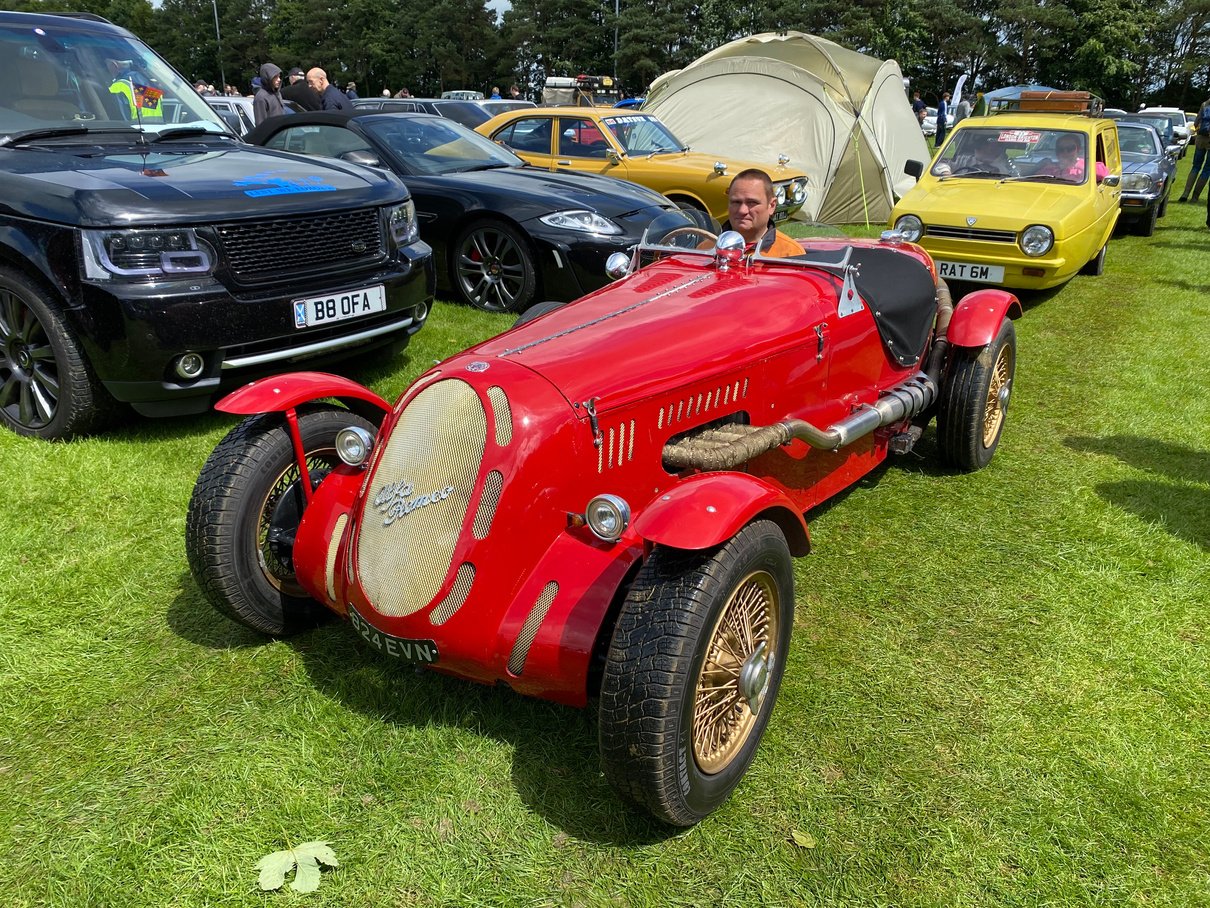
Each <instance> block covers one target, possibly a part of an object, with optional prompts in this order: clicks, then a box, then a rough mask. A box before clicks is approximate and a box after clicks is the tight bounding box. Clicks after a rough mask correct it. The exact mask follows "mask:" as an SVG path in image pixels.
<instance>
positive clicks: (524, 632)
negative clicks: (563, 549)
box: [508, 580, 559, 675]
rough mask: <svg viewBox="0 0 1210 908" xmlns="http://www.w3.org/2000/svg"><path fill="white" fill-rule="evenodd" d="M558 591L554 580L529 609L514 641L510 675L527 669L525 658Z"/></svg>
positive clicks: (509, 669)
mask: <svg viewBox="0 0 1210 908" xmlns="http://www.w3.org/2000/svg"><path fill="white" fill-rule="evenodd" d="M558 592H559V584H557V583H555V582H554V581H553V580H552V581H551V582H550V583H548V584H546V587H545V588H544V589H543V590H542V595H540V596H539V597H538V601H537V602H535V603H534V607H533V608H531V609H530V610H529V616H528V617H527V618H526V619H525V623H524V624H523V625H521V633H519V634H517V639H516V640H515V641H513V651H512V654H511V655H509V657H508V673H509V674H510V675H520V674H521V672H523V671H525V659H526V657H527V656H529V648H530V647H531V646H533V643H534V638H535V637H536V636H538V628H539V627H541V626H542V622H543V621H545V620H546V613H547V612H549V611H550V606H551V603H553V602H554V601H555V594H556V593H558Z"/></svg>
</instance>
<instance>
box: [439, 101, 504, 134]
mask: <svg viewBox="0 0 1210 908" xmlns="http://www.w3.org/2000/svg"><path fill="white" fill-rule="evenodd" d="M433 109H434V110H436V111H437V113H439V114H441V116H443V117H448V118H449V119H451V120H453V121H454V122H455V123H461V124H462V125H463V126H467V127H470V128H471V129H474V128H475V127H476V126H478V125H479V124H480V123H486V122H487V121H488V120H490V119H491V115H490V114H488V112H487V111H486V110H484V109H483V108H482V107H480V106H479V105H478V104H476V103H475V102H474V101H434V102H433Z"/></svg>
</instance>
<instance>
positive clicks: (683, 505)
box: [634, 472, 811, 556]
mask: <svg viewBox="0 0 1210 908" xmlns="http://www.w3.org/2000/svg"><path fill="white" fill-rule="evenodd" d="M760 516H767V517H768V518H769V519H770V520H773V521H774V522H775V523H777V525H778V526H779V527H781V530H782V532H783V533H785V535H786V542H787V543H788V544H789V546H790V552H791V554H793V555H796V556H798V555H805V554H807V552H808V551H810V548H811V539H810V536H809V534H808V532H807V524H806V521H805V520H803V517H802V514H801V513H800V512H799V511H798V509H797V508H795V507H794V503H793V502H792V501H791V500H790V498H789V496H787V495H786V494H785V492H782V491H781V490H780V489H778V488H777V487H776V486H774V485H771V484H770V483H767V482H765V481H764V480H761V479H757V478H756V477H755V476H750V475H749V474H747V473H730V472H721V473H701V474H699V475H697V476H691V477H690V478H689V479H686V480H685V481H684V482H681V483H679V484H678V485H675V486H673V487H672V488H671V489H669V490H668V491H666V492H665V493H664V494H663V495H660V496H659V497H658V498H656V499H654V500H653V501H652V502H651V503H650V504H649V505H648V506H647V507H646V508H644V509H643V512H642V513H641V514H639V516H638V517H637V518H635V521H634V531H635V532H636V533H638V534H639V536H641V537H642V538H643V539H645V540H646V541H648V542H654V543H656V544H657V545H666V546H669V547H671V548H674V549H707V548H710V547H711V546H715V545H720V544H721V543H723V542H726V541H727V540H728V539H730V538H731V537H732V536H734V535H735V534H736V533H738V532H739V531H740V530H741V529H743V527H744V526H745V525H746V524H748V523H750V522H751V521H752V520H754V519H755V518H757V517H760Z"/></svg>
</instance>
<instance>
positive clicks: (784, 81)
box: [643, 32, 930, 224]
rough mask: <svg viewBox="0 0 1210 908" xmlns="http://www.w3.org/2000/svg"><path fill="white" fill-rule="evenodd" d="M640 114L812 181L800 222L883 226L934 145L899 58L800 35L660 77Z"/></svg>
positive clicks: (710, 57)
mask: <svg viewBox="0 0 1210 908" xmlns="http://www.w3.org/2000/svg"><path fill="white" fill-rule="evenodd" d="M643 110H645V111H650V112H651V113H653V114H655V115H656V116H658V117H659V118H660V119H661V120H663V121H664V122H665V123H667V124H668V126H670V127H671V128H672V131H673V132H674V133H676V135H677V137H678V138H680V140H681V141H682V142H686V143H688V144H689V145H691V146H692V147H693V148H694V150H696V151H704V152H707V153H715V154H719V155H723V154H728V155H732V156H734V157H742V158H748V159H750V160H755V161H774V160H776V159H777V156H778V155H779V154H786V155H789V157H790V163H791V164H792V165H794V166H797V167H800V168H802V169H803V170H804V171H805V172H806V173H807V175H808V176H809V177H810V179H811V187H810V196H809V197H808V199H807V204H806V205H805V206H804V207H803V209H802V212H801V213H800V215H799V217H801V218H804V219H807V220H814V221H819V222H822V223H828V224H850V223H860V222H865V221H869V222H871V223H874V222H883V221H885V220H886V219H887V216H888V215H889V214H890V212H891V207H892V206H893V205H894V202H895V199H897V198H898V197H899V196H901V195H903V194H904V193H905V192H907V191H908V189H910V188H911V187H912V185H913V182H914V181H913V179H912V178H911V177H909V176H907V175H905V174H904V172H903V168H904V164H905V163H906V162H907V161H909V160H917V161H921V162H925V163H927V162H928V160H929V157H930V155H929V150H928V146H927V145H926V144H925V141H924V136H923V135H922V134H921V132H920V125H919V123H918V122H917V121H916V117H915V115H914V114H913V113H912V108H911V105H910V104H909V103H908V99H907V93H906V92H905V91H904V85H903V74H902V73H901V72H900V70H899V64H897V63H896V62H895V61H894V60H886V61H882V60H877V59H875V58H874V57H867V56H866V55H865V54H859V53H857V52H856V51H851V50H847V49H845V48H843V47H841V46H840V45H839V44H835V43H833V42H832V41H827V40H825V39H823V38H817V37H815V36H813V35H806V34H803V33H802V32H786V33H781V34H772V33H770V34H763V35H752V36H750V37H747V38H741V39H739V40H738V41H732V42H731V43H730V44H725V45H723V46H722V47H719V48H716V49H715V50H712V51H710V53H708V54H706V55H705V56H703V57H699V58H698V59H697V60H695V61H694V62H693V63H691V64H689V65H688V66H687V67H685V68H684V69H680V70H675V71H673V72H670V73H666V74H665V75H662V76H660V77H659V78H658V79H656V81H655V82H654V83H653V84H652V86H651V91H650V92H648V95H647V100H646V101H645V102H644V104H643Z"/></svg>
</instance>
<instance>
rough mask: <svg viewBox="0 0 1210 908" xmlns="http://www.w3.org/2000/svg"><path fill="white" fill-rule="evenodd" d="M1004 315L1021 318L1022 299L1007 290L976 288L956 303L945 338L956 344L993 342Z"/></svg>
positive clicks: (964, 345) (970, 344)
mask: <svg viewBox="0 0 1210 908" xmlns="http://www.w3.org/2000/svg"><path fill="white" fill-rule="evenodd" d="M1005 317H1008V318H1020V317H1021V303H1020V302H1018V301H1017V298H1016V297H1015V296H1013V295H1012V294H1011V293H1009V292H1008V291H1006V290H993V289H990V288H989V289H987V290H976V291H974V292H973V293H968V294H967V295H966V296H964V297H962V299H961V300H960V301H959V303H958V305H957V306H955V307H954V316H953V318H951V319H950V325H949V330H948V331H947V332H946V335H945V336H946V339H947V340H948V341H949V342H950V344H952V345H953V346H955V347H982V346H985V345H986V344H990V343H991V342H992V341H993V340H994V339H995V337H996V333H997V332H998V331H999V330H1000V324H1001V323H1002V322H1003V321H1004V319H1005Z"/></svg>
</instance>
